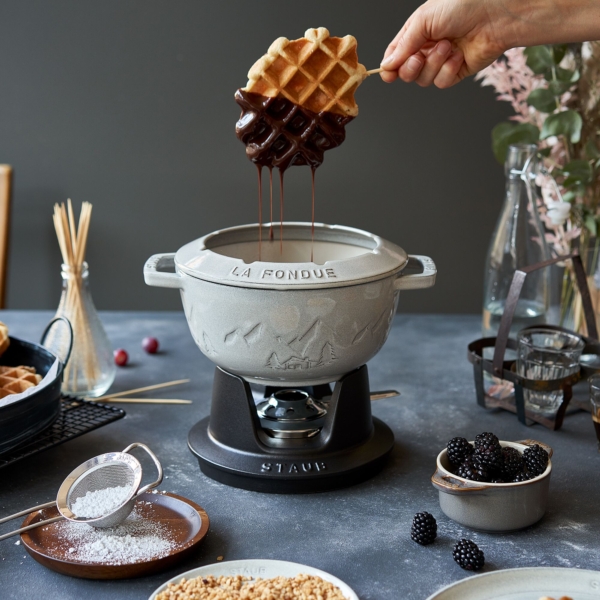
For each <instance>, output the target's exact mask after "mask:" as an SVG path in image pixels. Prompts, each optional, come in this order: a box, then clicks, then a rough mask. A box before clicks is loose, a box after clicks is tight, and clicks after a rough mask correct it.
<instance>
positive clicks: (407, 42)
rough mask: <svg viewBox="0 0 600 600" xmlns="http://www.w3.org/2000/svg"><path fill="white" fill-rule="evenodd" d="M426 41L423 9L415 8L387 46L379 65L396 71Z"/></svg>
mask: <svg viewBox="0 0 600 600" xmlns="http://www.w3.org/2000/svg"><path fill="white" fill-rule="evenodd" d="M427 41H428V39H427V36H426V20H425V17H424V15H423V11H420V10H419V9H417V10H416V11H415V12H414V13H413V14H412V15H411V17H410V18H409V19H408V21H406V23H405V24H404V27H402V29H401V30H400V31H399V32H398V35H396V37H395V38H394V39H393V40H392V42H391V43H390V45H389V46H388V47H387V49H386V51H385V54H384V57H383V60H382V61H381V66H382V67H383V68H384V69H385V70H389V71H398V69H399V68H400V67H401V66H402V65H403V64H404V63H405V62H406V61H407V60H408V57H409V56H411V55H413V54H416V53H417V52H418V51H419V50H420V49H421V46H423V44H425V43H426V42H427Z"/></svg>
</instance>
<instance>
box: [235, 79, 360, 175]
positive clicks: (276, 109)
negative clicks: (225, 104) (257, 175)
mask: <svg viewBox="0 0 600 600" xmlns="http://www.w3.org/2000/svg"><path fill="white" fill-rule="evenodd" d="M235 101H236V102H237V103H238V104H239V105H240V106H241V107H242V114H241V116H240V118H239V120H238V122H237V124H236V127H235V132H236V134H237V136H238V138H239V139H240V140H241V141H242V142H243V143H244V144H245V145H246V155H247V156H248V158H249V159H250V160H251V161H252V162H253V163H255V164H257V165H260V166H261V167H269V168H271V169H272V168H273V167H277V168H279V169H280V170H281V171H285V170H286V169H287V168H288V167H290V166H292V165H309V166H310V167H312V168H313V169H315V168H316V167H318V166H320V165H321V164H322V163H323V154H324V152H325V151H326V150H330V149H331V148H336V147H337V146H339V145H340V144H341V143H342V142H343V141H344V139H345V137H346V131H345V127H346V125H347V124H348V123H349V122H350V121H352V119H353V118H354V117H349V116H347V115H338V114H335V113H331V112H326V111H324V112H321V113H314V112H312V111H310V110H307V109H305V108H303V107H301V106H298V105H297V104H294V103H293V102H291V101H290V100H288V99H287V98H283V97H277V98H267V97H265V96H262V95H260V94H255V93H252V92H245V91H244V90H238V91H237V92H236V93H235Z"/></svg>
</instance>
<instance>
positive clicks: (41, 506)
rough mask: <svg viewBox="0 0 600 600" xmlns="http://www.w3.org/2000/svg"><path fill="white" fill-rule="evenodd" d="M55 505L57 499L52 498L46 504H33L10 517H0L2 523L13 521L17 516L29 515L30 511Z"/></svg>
mask: <svg viewBox="0 0 600 600" xmlns="http://www.w3.org/2000/svg"><path fill="white" fill-rule="evenodd" d="M53 506H56V500H52V502H46V503H44V504H39V505H38V506H32V507H31V508H28V509H27V510H22V511H21V512H18V513H15V514H14V515H10V516H9V517H4V518H2V519H0V524H2V523H6V522H7V521H12V520H13V519H16V518H17V517H24V516H25V515H28V514H29V513H32V512H35V511H36V510H42V509H44V508H52V507H53ZM0 539H2V538H0Z"/></svg>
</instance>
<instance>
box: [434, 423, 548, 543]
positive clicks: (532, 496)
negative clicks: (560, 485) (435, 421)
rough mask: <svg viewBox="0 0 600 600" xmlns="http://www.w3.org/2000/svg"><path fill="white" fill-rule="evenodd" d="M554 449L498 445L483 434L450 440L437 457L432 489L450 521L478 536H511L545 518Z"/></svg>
mask: <svg viewBox="0 0 600 600" xmlns="http://www.w3.org/2000/svg"><path fill="white" fill-rule="evenodd" d="M551 456H552V449H551V448H550V447H549V446H547V445H545V444H543V443H541V442H536V441H535V440H522V441H519V442H507V441H500V440H498V438H497V437H496V436H495V435H494V434H492V433H482V434H480V435H478V436H476V438H475V440H474V441H473V442H469V441H467V440H466V439H465V438H460V437H456V438H452V439H451V440H450V441H449V442H448V445H447V447H446V448H444V450H442V451H441V452H440V453H439V454H438V457H437V469H436V471H435V473H434V474H433V475H432V477H431V483H432V484H433V486H434V487H435V488H436V489H437V490H438V492H439V500H440V508H441V509H442V512H443V513H444V514H445V515H446V516H448V517H450V518H451V519H452V520H453V521H456V522H457V523H460V524H461V525H465V526H466V527H470V528H472V529H477V530H481V531H515V530H518V529H524V528H525V527H529V526H530V525H533V524H534V523H537V522H538V521H539V520H540V519H541V518H542V517H543V516H544V513H545V512H546V504H547V501H548V489H549V485H550V474H551V472H552V462H551V461H550V457H551Z"/></svg>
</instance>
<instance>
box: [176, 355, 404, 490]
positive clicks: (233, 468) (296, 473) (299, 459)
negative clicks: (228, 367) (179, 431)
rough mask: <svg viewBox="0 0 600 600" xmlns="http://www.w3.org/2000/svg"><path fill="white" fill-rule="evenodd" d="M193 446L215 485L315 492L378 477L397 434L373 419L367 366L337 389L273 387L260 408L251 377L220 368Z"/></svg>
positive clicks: (191, 442)
mask: <svg viewBox="0 0 600 600" xmlns="http://www.w3.org/2000/svg"><path fill="white" fill-rule="evenodd" d="M389 395H391V394H390V393H389V392H388V393H386V397H387V396H389ZM188 445H189V447H190V449H191V451H192V452H193V453H194V454H195V455H196V457H197V458H198V462H199V464H200V468H201V469H202V471H203V473H204V474H205V475H208V476H209V477H211V478H212V479H215V480H217V481H220V482H222V483H225V484H227V485H232V486H235V487H240V488H245V489H250V490H255V491H261V492H271V493H307V492H318V491H325V490H330V489H336V488H341V487H346V486H349V485H353V484H355V483H358V482H360V481H363V480H365V479H368V478H369V477H371V476H373V475H374V474H375V473H377V472H378V471H379V469H380V468H381V467H382V466H383V463H384V461H385V458H386V457H387V455H388V454H389V453H390V451H391V450H392V447H393V445H394V435H393V433H392V431H391V429H390V428H389V427H388V426H387V425H386V424H385V423H383V422H382V421H380V420H379V419H377V418H375V417H372V416H371V395H370V392H369V378H368V372H367V367H366V365H363V366H362V367H360V368H359V369H357V370H355V371H353V372H351V373H349V374H347V375H346V376H344V377H343V378H342V379H341V380H340V381H337V382H336V383H335V384H334V387H333V391H332V390H331V388H330V387H329V386H328V385H318V386H314V387H307V388H300V389H291V388H273V387H268V388H267V389H266V390H265V398H264V399H261V400H260V401H259V402H258V404H257V403H256V401H255V400H254V397H253V395H252V390H251V389H250V385H249V383H248V382H247V381H246V380H245V379H243V378H242V377H239V376H237V375H233V374H231V373H228V372H227V371H224V370H222V369H220V368H218V367H217V369H216V371H215V381H214V387H213V398H212V406H211V413H210V416H209V417H206V418H205V419H203V420H202V421H200V422H199V423H197V424H196V425H195V426H194V427H193V428H192V430H191V431H190V434H189V438H188Z"/></svg>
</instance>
